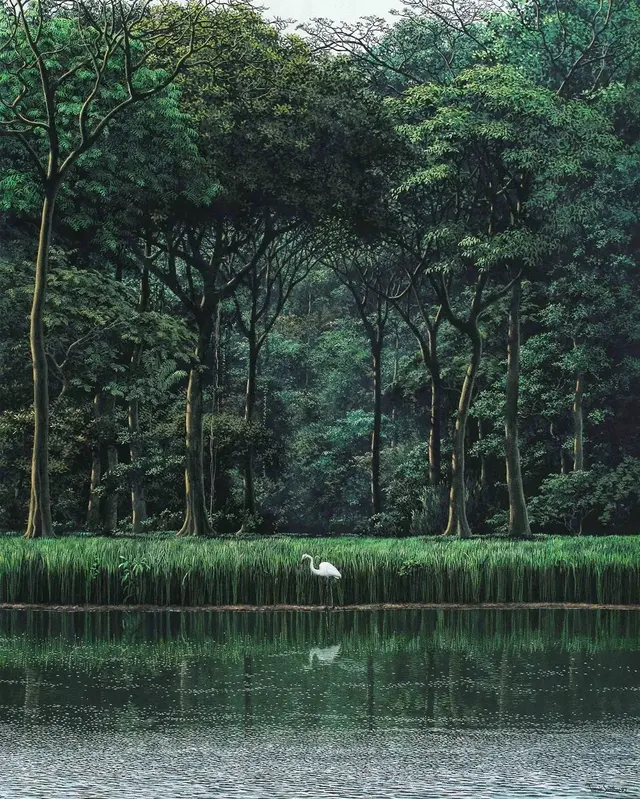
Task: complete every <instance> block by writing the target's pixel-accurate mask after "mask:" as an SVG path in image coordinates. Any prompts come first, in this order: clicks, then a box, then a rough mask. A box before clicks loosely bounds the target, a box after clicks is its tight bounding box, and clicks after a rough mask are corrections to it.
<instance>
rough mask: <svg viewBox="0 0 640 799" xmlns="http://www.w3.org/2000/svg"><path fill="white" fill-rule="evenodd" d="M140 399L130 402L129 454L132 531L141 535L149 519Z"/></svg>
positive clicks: (133, 399)
mask: <svg viewBox="0 0 640 799" xmlns="http://www.w3.org/2000/svg"><path fill="white" fill-rule="evenodd" d="M138 402H139V401H138V398H137V397H133V398H132V399H131V400H129V418H128V422H129V453H130V456H131V529H132V531H133V532H134V533H139V532H140V531H141V529H142V523H143V522H144V521H146V519H147V501H146V498H145V492H144V482H143V479H142V471H141V469H140V460H141V458H142V446H141V444H140V423H139V418H138Z"/></svg>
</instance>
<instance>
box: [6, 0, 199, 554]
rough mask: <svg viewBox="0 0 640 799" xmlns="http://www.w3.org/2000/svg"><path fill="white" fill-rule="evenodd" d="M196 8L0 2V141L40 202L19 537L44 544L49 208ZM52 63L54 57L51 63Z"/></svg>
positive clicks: (179, 51)
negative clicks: (27, 474)
mask: <svg viewBox="0 0 640 799" xmlns="http://www.w3.org/2000/svg"><path fill="white" fill-rule="evenodd" d="M204 9H205V6H204V5H198V4H192V5H190V6H188V7H187V8H185V9H184V10H182V11H181V12H180V13H175V11H174V9H173V7H172V6H171V5H170V4H169V3H164V2H162V0H161V2H159V3H157V4H155V5H153V6H152V5H151V4H150V3H149V2H148V0H131V2H128V3H126V4H121V3H115V2H111V1H110V0H103V1H101V2H99V3H92V2H85V1H84V0H70V1H69V2H60V3H53V4H45V3H41V2H38V1H37V0H5V1H4V2H3V4H2V7H1V9H0V70H1V72H2V81H1V82H0V133H1V134H2V135H5V136H13V137H15V138H16V139H17V140H18V141H19V142H20V144H21V145H22V146H23V147H24V149H25V150H26V152H27V153H28V155H29V157H30V159H31V162H32V165H33V168H34V169H35V174H36V176H37V180H38V184H39V187H40V190H41V193H42V205H41V218H40V230H39V236H38V248H37V249H38V251H37V257H36V274H35V288H34V293H33V304H32V309H31V327H30V342H31V357H32V363H33V402H34V439H33V454H32V467H31V496H30V501H29V519H28V522H27V529H26V534H25V535H26V536H27V537H28V538H33V537H37V536H42V535H53V526H52V518H51V497H50V490H49V444H48V440H49V383H48V367H47V356H46V344H45V335H44V324H43V318H44V308H45V300H46V291H47V277H48V271H49V253H50V249H51V241H52V233H53V226H54V212H55V207H56V200H57V198H58V195H59V193H60V189H61V187H62V186H63V184H64V182H65V180H66V179H67V176H68V174H69V171H70V170H71V168H72V167H73V166H74V164H76V163H77V162H78V160H79V159H80V158H81V157H82V156H83V155H85V154H86V153H88V152H89V151H90V150H91V149H92V148H93V147H94V145H95V144H96V142H97V141H98V140H99V138H100V136H101V135H102V133H103V132H104V131H105V129H106V128H107V126H108V125H109V123H110V122H111V120H113V119H115V118H116V117H117V116H119V115H121V114H122V113H124V112H125V111H126V110H127V109H128V108H130V107H131V106H132V105H134V104H136V103H139V102H143V101H145V100H147V99H149V98H150V97H153V96H155V95H157V94H159V93H160V92H162V91H163V90H164V89H166V88H167V86H169V85H170V84H171V83H172V82H173V81H174V80H175V78H176V76H177V75H178V73H179V72H180V71H181V70H182V69H183V68H185V67H186V65H187V64H188V62H189V60H190V59H191V57H192V56H193V55H194V53H196V52H197V50H198V49H199V47H201V46H202V42H201V40H200V37H199V36H198V35H197V34H198V28H199V26H200V23H201V21H202V18H203V13H204ZM54 56H55V57H54Z"/></svg>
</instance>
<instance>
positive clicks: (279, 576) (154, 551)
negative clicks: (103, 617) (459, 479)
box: [0, 536, 640, 606]
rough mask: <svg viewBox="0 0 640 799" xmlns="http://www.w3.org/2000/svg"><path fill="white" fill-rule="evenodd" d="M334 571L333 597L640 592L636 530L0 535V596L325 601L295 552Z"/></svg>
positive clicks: (538, 598)
mask: <svg viewBox="0 0 640 799" xmlns="http://www.w3.org/2000/svg"><path fill="white" fill-rule="evenodd" d="M305 552H309V553H310V554H312V555H314V556H315V557H316V558H317V560H316V564H317V562H318V560H329V561H330V562H331V563H333V564H335V565H336V566H337V567H338V568H339V569H340V571H341V572H342V575H343V579H342V580H341V581H340V582H339V583H337V584H336V585H335V587H334V599H335V601H336V604H343V605H351V604H368V603H379V602H393V603H403V602H425V603H462V604H475V603H481V602H588V603H598V604H638V603H640V537H607V538H595V537H594V538H589V537H584V538H579V539H577V538H562V537H549V538H547V539H545V540H536V541H523V542H512V541H499V540H498V541H490V540H469V541H460V540H446V539H435V540H424V539H418V538H413V539H401V540H396V539H356V538H354V539H349V538H343V539H330V538H327V539H294V538H291V539H287V538H268V539H259V540H233V539H209V540H197V539H194V540H187V539H178V538H154V537H152V536H149V537H146V538H140V539H124V538H123V539H108V538H98V537H96V538H86V537H85V538H81V537H77V538H73V537H70V538H61V539H42V540H36V541H26V540H23V539H22V538H12V537H5V538H2V539H0V602H4V603H30V604H38V603H44V604H62V605H66V604H69V605H77V604H82V605H84V604H87V605H90V604H97V605H120V604H148V605H158V606H168V605H181V606H200V605H236V604H248V605H256V606H269V605H280V604H287V605H323V604H326V603H327V601H328V600H329V591H328V586H327V585H326V581H325V580H322V579H319V578H317V577H315V576H314V575H312V574H310V572H309V568H308V564H305V565H301V563H300V558H301V556H302V554H303V553H305Z"/></svg>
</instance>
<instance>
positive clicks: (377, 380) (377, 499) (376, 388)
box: [371, 340, 382, 516]
mask: <svg viewBox="0 0 640 799" xmlns="http://www.w3.org/2000/svg"><path fill="white" fill-rule="evenodd" d="M371 352H372V356H373V431H372V433H371V507H372V512H373V515H374V516H376V515H377V514H379V513H381V512H382V489H381V486H380V449H381V446H382V442H381V434H382V342H381V341H380V340H377V341H374V342H372V344H371Z"/></svg>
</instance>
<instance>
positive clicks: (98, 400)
mask: <svg viewBox="0 0 640 799" xmlns="http://www.w3.org/2000/svg"><path fill="white" fill-rule="evenodd" d="M93 407H94V414H95V418H96V422H99V420H100V416H101V415H102V392H101V391H100V389H96V393H95V395H94V397H93ZM100 448H101V447H100V441H96V442H95V443H94V445H93V447H92V448H91V483H90V486H89V505H88V508H87V528H88V529H89V530H98V529H99V528H100V495H99V494H98V487H99V486H100V483H101V481H102V460H101V458H100Z"/></svg>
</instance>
